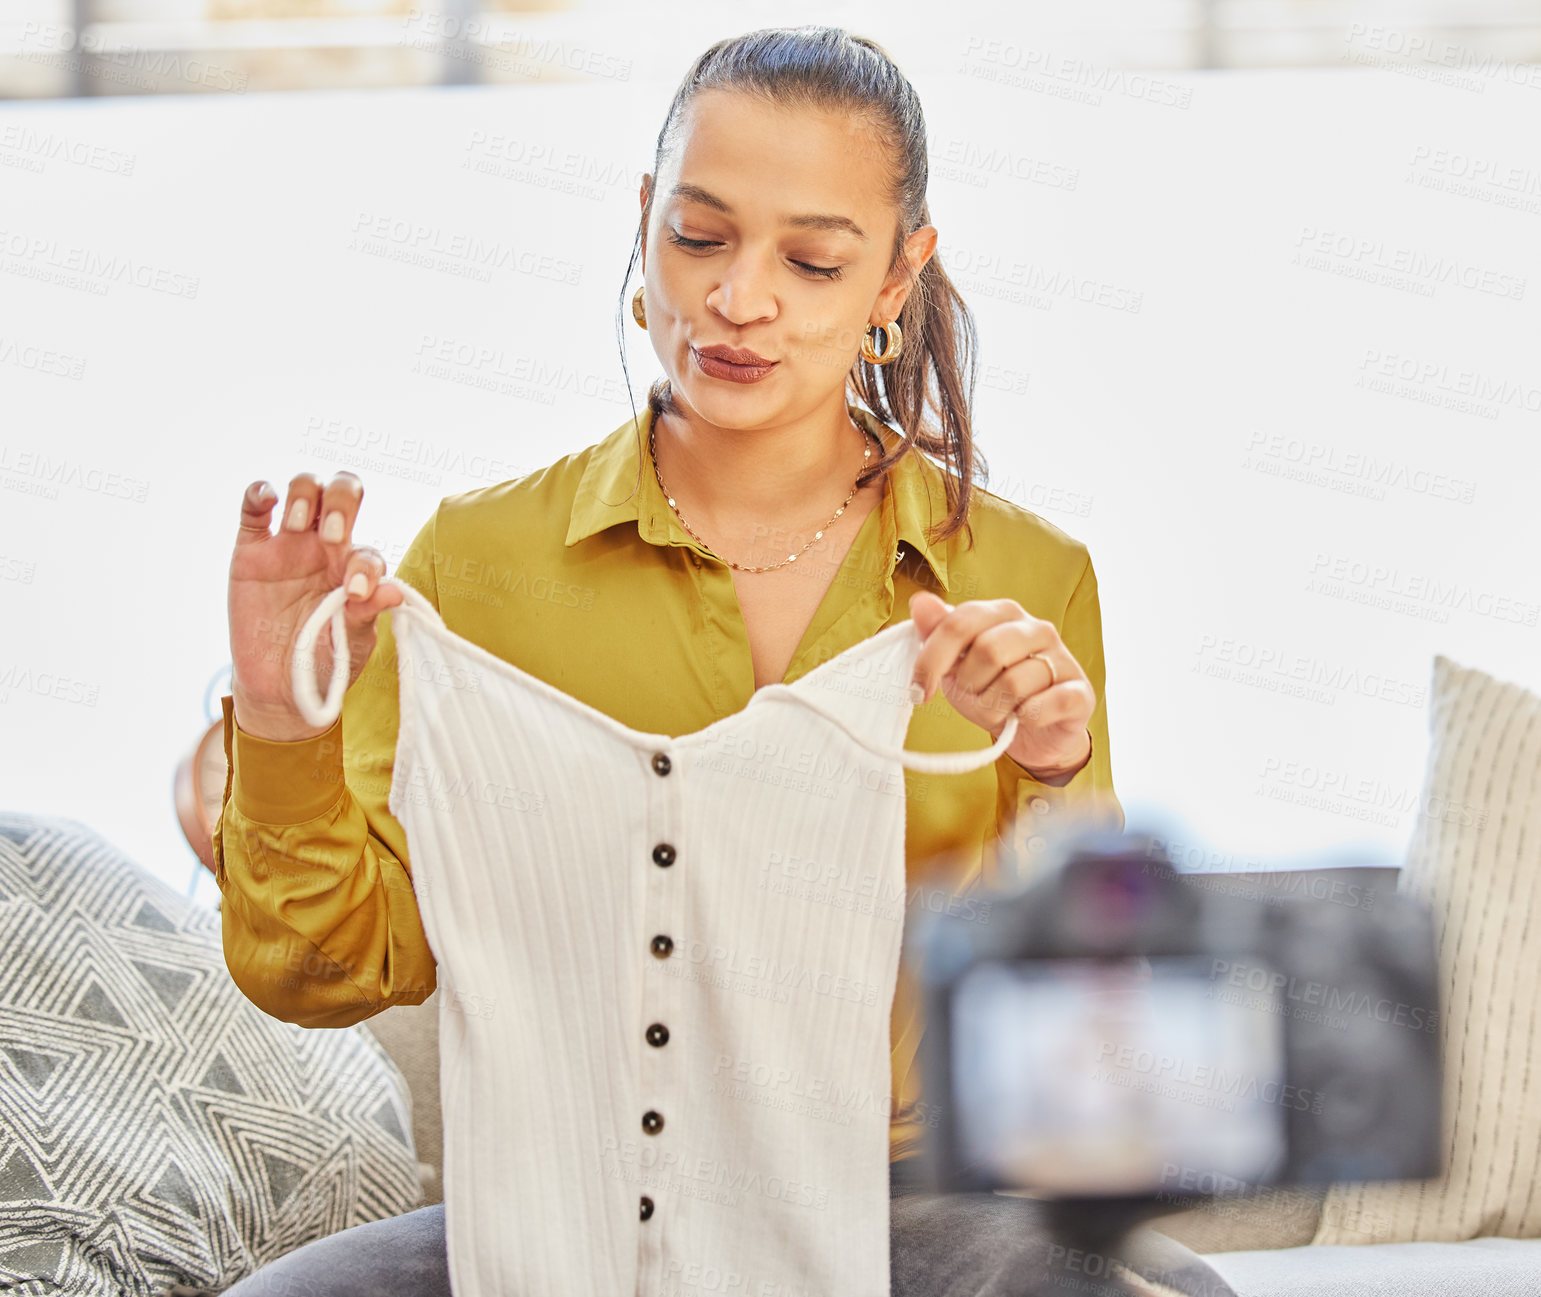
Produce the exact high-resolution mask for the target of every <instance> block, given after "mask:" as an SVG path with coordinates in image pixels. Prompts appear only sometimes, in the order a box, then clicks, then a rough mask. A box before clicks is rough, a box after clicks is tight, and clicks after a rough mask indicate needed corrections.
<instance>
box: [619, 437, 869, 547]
mask: <svg viewBox="0 0 1541 1297" xmlns="http://www.w3.org/2000/svg"><path fill="white" fill-rule="evenodd" d="M852 426H853V427H854V426H855V425H852ZM860 431H861V434H862V437H863V439H864V440H865V441H866V446H865V447H864V448H863V450H862V456H861V471H860V472H858V473H857V475H856V484H855V485H853V486H852V487H851V494H850V495H848V496H846V497H845V503H844V504H842V505H841V506H840V507H839V508H838V509H836V510H835V512H834V513H833V514H832V515H831V516H830V519H829V522H826V523H825V524H824V527H828V526H830V525H831V524H832V523H833V522H834V521H835V519H836V518H838V517H839V516H840V515H841V514H843V513H844V512H845V506H846V505H847V504H850V503H851V501H852V500H854V499H855V498H856V492H857V491H858V490H859V489H860V483H861V474H862V473H863V472H865V471H866V468H867V464H868V463H869V462H870V461H871V459H872V434H871V433H870V432H868V431H867V430H866V429H865V428H863V429H861V430H860ZM878 448H879V449H880V450H881V449H882V446H881V444H879V447H878ZM647 449H648V454H649V455H650V456H651V457H652V460H653V476H654V477H656V478H657V479H658V489H659V490H660V491H662V492H663V495H664V499H665V500H667V501H668V502H669V508H671V509H673V510H674V516H675V517H676V518H678V519H679V520H680V526H681V527H683V528H684V529H685V530H686V531H688V532H690V534H691V535H692V536H695V538H696V539H697V540H699V541H701V544H702V545H703V546H704V547H705V548H706V549H711V546H710V545H707V543H706V542H705V541H704V540H701V537H700V536H697V535H696V533H695V532H694V531H693V530H691V526H690V524H689V523H688V522H686V521H685V515H684V514H682V513H681V512H680V511H679V506H678V505H676V504H675V503H674V497H673V496H672V495H670V494H669V488H668V487H666V486H665V485H664V484H663V474H662V473H660V472H659V471H658V425H657V423H656V422H655V423H654V424H653V426H652V427H651V428H649V429H648V437H647ZM824 527H820V528H819V529H818V531H816V532H814V533H813V536H812V537H811V538H810V539H809V541H808V544H807V545H804V546H803V547H802V549H800V550H798V551H797V553H796V554H788V555H787V556H786V557H785V558H784V559H782V560H781V562H779V563H767V564H765V565H764V566H763V567H744V566H743V565H742V564H740V563H735V562H734V561H733V560H732V559H730V558H725V559H723V560H722V561H723V562H724V563H726V564H727V565H728V566H729V567H731V568H733V569H735V570H736V571H739V572H772V571H774V570H775V569H776V568H778V567H785V566H786V565H787V564H788V563H791V562H794V561H795V560H796V559H797V558H798V556H799V555H801V554H804V553H806V552H807V550H808V546H809V545H812V544H813V542H814V541H816V540H818V539H819V538H820V537H822V536H823V535H824ZM718 557H721V556H720V555H719V556H718Z"/></svg>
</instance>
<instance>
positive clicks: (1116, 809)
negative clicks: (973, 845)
mask: <svg viewBox="0 0 1541 1297" xmlns="http://www.w3.org/2000/svg"><path fill="white" fill-rule="evenodd" d="M1059 633H1060V638H1061V639H1062V640H1063V641H1064V643H1065V647H1066V648H1068V649H1069V650H1070V653H1071V655H1072V656H1073V657H1074V658H1075V660H1076V661H1077V662H1079V663H1080V664H1081V669H1082V670H1083V671H1085V672H1086V678H1087V680H1088V681H1090V683H1091V686H1092V689H1093V691H1094V692H1095V693H1096V695H1097V706H1096V710H1095V711H1093V712H1092V717H1091V720H1090V721H1089V722H1088V724H1087V731H1088V732H1089V733H1090V734H1091V740H1092V751H1091V756H1090V757H1089V758H1088V759H1087V762H1086V764H1085V765H1084V766H1082V767H1081V769H1080V770H1078V771H1077V772H1076V773H1075V775H1073V776H1072V777H1071V778H1070V779H1069V781H1067V782H1066V783H1064V784H1062V785H1059V786H1057V787H1056V786H1055V785H1052V784H1045V783H1040V782H1039V781H1038V780H1037V779H1034V778H1033V777H1032V775H1030V774H1028V773H1027V771H1026V770H1024V769H1023V768H1022V767H1021V766H1019V765H1018V764H1017V763H1016V762H1015V761H1014V760H1013V759H1012V758H1011V757H1010V756H1007V755H1005V754H1002V755H1001V756H1000V757H999V758H997V760H996V763H995V765H996V774H997V787H998V796H997V801H996V832H997V838H998V850H999V852H1000V854H1001V861H1000V863H1001V865H1002V866H1003V867H1004V868H1007V869H1009V870H1011V871H1012V872H1014V873H1015V875H1016V877H1017V878H1018V879H1022V880H1025V879H1027V878H1029V877H1030V876H1031V875H1032V874H1033V873H1034V872H1035V870H1036V862H1037V857H1038V854H1039V853H1040V852H1041V851H1042V850H1043V848H1044V847H1045V845H1046V841H1047V840H1046V837H1045V833H1044V830H1045V829H1047V828H1048V827H1049V826H1050V825H1053V826H1055V827H1059V826H1063V825H1065V824H1066V823H1067V820H1069V819H1072V818H1073V819H1074V820H1075V821H1077V822H1088V823H1089V822H1096V823H1099V824H1100V825H1102V826H1104V827H1107V828H1111V829H1113V830H1114V831H1115V832H1117V831H1121V830H1122V829H1123V827H1124V811H1123V807H1122V806H1121V805H1120V804H1119V801H1118V796H1117V794H1116V793H1115V792H1114V791H1113V766H1112V761H1111V757H1110V754H1109V751H1108V705H1107V695H1106V692H1105V685H1106V683H1107V666H1106V663H1105V661H1104V659H1103V652H1102V610H1101V606H1100V604H1099V603H1098V599H1097V574H1096V571H1095V569H1094V568H1093V567H1092V561H1091V556H1090V555H1088V556H1087V559H1086V565H1085V567H1084V568H1082V570H1081V575H1080V579H1079V580H1078V581H1077V583H1076V586H1075V589H1074V590H1073V591H1072V592H1071V595H1070V599H1069V602H1068V603H1067V604H1066V606H1065V611H1064V614H1063V616H1062V618H1061V620H1060V623H1059Z"/></svg>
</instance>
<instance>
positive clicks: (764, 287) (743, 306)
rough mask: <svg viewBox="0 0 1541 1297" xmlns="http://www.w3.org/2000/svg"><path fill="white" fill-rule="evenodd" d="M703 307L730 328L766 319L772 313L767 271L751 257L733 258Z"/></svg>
mask: <svg viewBox="0 0 1541 1297" xmlns="http://www.w3.org/2000/svg"><path fill="white" fill-rule="evenodd" d="M706 304H707V305H708V306H709V307H711V308H712V310H714V311H716V312H717V314H719V315H720V316H722V317H723V318H724V319H725V320H728V321H729V322H730V323H732V324H749V323H752V322H753V321H755V320H764V319H769V318H770V317H771V316H773V315H774V314H775V313H776V298H775V294H774V293H773V292H772V291H771V276H770V274H769V272H768V271H767V268H766V267H765V266H764V264H763V263H761V262H760V261H759V260H757V259H755V258H752V257H739V258H736V259H735V260H734V262H733V264H732V265H731V266H730V267H729V268H728V270H727V272H726V274H725V275H724V276H723V279H722V282H721V283H719V284H718V285H717V287H716V288H714V289H713V290H712V291H711V292H710V293H709V294H708V295H707V298H706Z"/></svg>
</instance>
